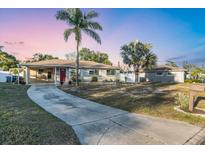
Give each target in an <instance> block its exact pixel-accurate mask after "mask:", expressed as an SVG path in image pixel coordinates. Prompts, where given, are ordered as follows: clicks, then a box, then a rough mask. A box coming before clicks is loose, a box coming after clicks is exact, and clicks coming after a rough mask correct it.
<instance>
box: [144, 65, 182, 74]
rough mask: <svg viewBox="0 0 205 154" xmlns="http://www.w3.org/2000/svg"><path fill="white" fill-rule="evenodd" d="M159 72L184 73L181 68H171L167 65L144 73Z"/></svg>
mask: <svg viewBox="0 0 205 154" xmlns="http://www.w3.org/2000/svg"><path fill="white" fill-rule="evenodd" d="M161 71H171V72H184V71H185V70H184V69H183V68H179V67H172V66H168V65H159V66H157V67H156V68H154V69H152V70H146V72H161Z"/></svg>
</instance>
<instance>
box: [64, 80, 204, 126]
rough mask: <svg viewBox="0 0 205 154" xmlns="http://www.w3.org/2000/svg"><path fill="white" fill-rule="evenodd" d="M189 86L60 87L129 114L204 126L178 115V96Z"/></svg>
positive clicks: (187, 117) (186, 116)
mask: <svg viewBox="0 0 205 154" xmlns="http://www.w3.org/2000/svg"><path fill="white" fill-rule="evenodd" d="M189 86H190V83H183V84H160V83H143V84H133V85H129V84H122V85H120V84H116V85H109V86H108V85H106V86H104V85H102V84H101V85H92V84H91V85H81V86H80V87H79V88H74V87H61V89H62V90H64V91H65V92H68V93H71V94H73V95H77V96H79V97H82V98H85V99H89V100H92V101H95V102H97V103H100V104H104V105H108V106H112V107H116V108H120V109H123V110H126V111H129V112H134V113H138V114H146V115H151V116H156V117H161V118H167V119H174V120H180V121H185V122H188V123H191V124H195V125H200V126H205V118H203V117H196V116H193V115H188V114H184V113H180V112H177V111H176V110H175V109H174V107H175V106H177V104H176V100H175V99H176V94H177V93H181V92H183V93H187V94H188V92H189Z"/></svg>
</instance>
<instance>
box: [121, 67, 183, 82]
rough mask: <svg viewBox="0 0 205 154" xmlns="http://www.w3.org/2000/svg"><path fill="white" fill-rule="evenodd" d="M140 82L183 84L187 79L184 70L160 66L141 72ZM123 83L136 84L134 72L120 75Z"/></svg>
mask: <svg viewBox="0 0 205 154" xmlns="http://www.w3.org/2000/svg"><path fill="white" fill-rule="evenodd" d="M139 79H140V82H144V81H150V82H162V83H174V82H179V83H183V82H184V79H185V73H184V69H182V68H178V67H171V66H167V65H162V66H158V67H156V68H154V69H152V70H146V71H141V72H140V73H139ZM120 81H121V82H130V83H134V82H135V74H134V72H133V71H127V72H123V73H120Z"/></svg>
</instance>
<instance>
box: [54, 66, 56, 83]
mask: <svg viewBox="0 0 205 154" xmlns="http://www.w3.org/2000/svg"><path fill="white" fill-rule="evenodd" d="M54 83H55V85H56V67H55V68H54Z"/></svg>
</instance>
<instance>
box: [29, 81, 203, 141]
mask: <svg viewBox="0 0 205 154" xmlns="http://www.w3.org/2000/svg"><path fill="white" fill-rule="evenodd" d="M27 93H28V96H29V97H30V98H31V99H32V100H33V101H34V102H35V103H37V104H38V105H40V106H41V107H42V108H44V109H45V110H46V111H48V112H50V113H52V114H53V115H55V116H56V117H58V118H60V119H62V120H63V121H65V122H66V123H67V124H69V125H71V126H72V127H73V129H74V130H75V132H76V135H77V136H78V138H79V140H80V142H81V144H187V143H188V144H196V143H197V142H198V141H199V140H200V139H201V138H200V136H201V135H200V136H199V135H198V134H203V133H205V132H204V130H203V129H202V128H200V127H197V126H194V125H190V124H188V123H184V122H178V121H173V120H165V119H160V118H153V117H148V116H142V115H138V114H132V113H128V112H126V111H123V110H119V109H116V108H112V107H108V106H104V105H101V104H98V103H95V102H92V101H88V100H85V99H82V98H79V97H76V96H73V95H70V94H67V93H65V92H63V91H61V90H59V89H58V88H56V87H55V86H52V85H49V86H45V85H44V86H42V85H33V86H31V87H30V88H29V89H28V92H27ZM116 99H117V98H116Z"/></svg>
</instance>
